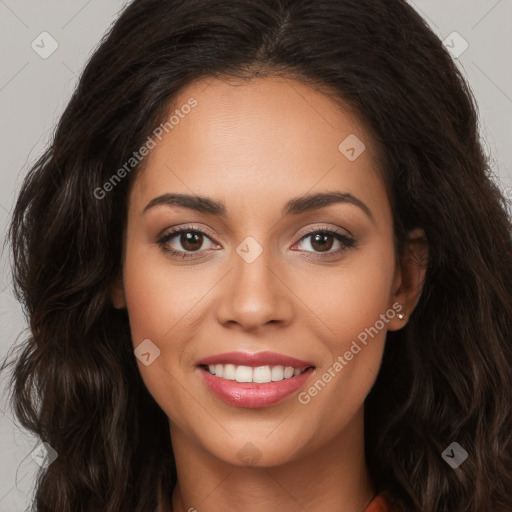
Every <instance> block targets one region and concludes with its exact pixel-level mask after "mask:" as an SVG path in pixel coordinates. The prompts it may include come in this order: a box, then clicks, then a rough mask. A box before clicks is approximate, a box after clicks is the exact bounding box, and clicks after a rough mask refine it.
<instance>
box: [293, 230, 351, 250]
mask: <svg viewBox="0 0 512 512" xmlns="http://www.w3.org/2000/svg"><path fill="white" fill-rule="evenodd" d="M309 239H310V240H309ZM307 240H309V241H308V242H307V243H305V246H306V250H307V252H314V253H318V254H319V255H320V256H321V255H322V254H328V255H331V254H339V253H341V252H343V251H345V250H347V249H349V248H351V247H354V246H355V240H354V239H353V238H352V237H351V236H349V235H347V234H346V233H343V232H341V231H337V230H336V229H332V228H322V229H318V228H317V229H315V230H313V231H309V232H308V233H306V234H305V235H303V236H302V237H301V239H300V240H299V242H298V243H297V244H296V245H295V246H297V245H300V244H301V242H302V241H307ZM336 242H337V243H338V245H339V246H340V247H339V248H338V249H337V250H334V251H331V249H332V247H333V246H335V245H336ZM308 247H309V248H311V250H309V249H308Z"/></svg>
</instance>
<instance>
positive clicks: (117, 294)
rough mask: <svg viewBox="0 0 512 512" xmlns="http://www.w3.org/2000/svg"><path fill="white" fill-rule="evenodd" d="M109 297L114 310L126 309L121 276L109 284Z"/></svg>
mask: <svg viewBox="0 0 512 512" xmlns="http://www.w3.org/2000/svg"><path fill="white" fill-rule="evenodd" d="M110 297H111V299H112V304H113V305H114V307H115V308H116V309H123V308H125V307H126V298H125V296H124V286H123V278H122V276H121V275H118V276H117V277H115V278H114V279H113V280H112V282H111V283H110Z"/></svg>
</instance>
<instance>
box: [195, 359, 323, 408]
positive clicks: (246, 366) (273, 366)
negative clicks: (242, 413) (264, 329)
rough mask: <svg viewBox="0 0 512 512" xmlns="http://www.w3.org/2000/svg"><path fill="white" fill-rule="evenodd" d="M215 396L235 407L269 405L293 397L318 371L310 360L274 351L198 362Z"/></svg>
mask: <svg viewBox="0 0 512 512" xmlns="http://www.w3.org/2000/svg"><path fill="white" fill-rule="evenodd" d="M196 366H197V368H198V370H199V373H200V377H201V378H202V380H203V382H204V383H205V384H206V387H207V389H208V390H209V391H211V392H212V393H213V394H214V395H215V396H217V397H218V398H220V399H221V400H223V401H224V402H225V403H228V404H229V405H233V406H235V407H246V408H259V407H269V406H271V405H274V404H277V403H278V402H281V401H283V400H284V399H286V398H288V397H290V396H292V395H293V394H294V393H296V392H297V391H298V390H299V389H300V388H301V387H303V386H305V384H306V382H307V381H308V380H309V379H310V377H311V376H312V375H313V374H314V372H315V369H316V367H315V366H314V365H313V364H312V363H310V362H307V361H302V360H300V359H296V358H293V357H289V356H284V355H281V354H276V353H272V352H260V353H257V354H249V353H246V352H230V353H226V354H218V355H216V356H212V357H209V358H206V359H203V360H201V361H198V362H197V365H196Z"/></svg>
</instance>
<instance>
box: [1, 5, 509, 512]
mask: <svg viewBox="0 0 512 512" xmlns="http://www.w3.org/2000/svg"><path fill="white" fill-rule="evenodd" d="M376 1H378V0H376ZM411 3H412V4H413V5H414V6H415V8H416V9H417V10H418V11H419V12H420V14H421V15H422V16H423V17H424V18H425V19H426V20H427V21H428V22H429V24H430V26H431V27H432V28H433V30H434V31H435V33H436V34H437V35H438V36H439V37H440V39H441V40H443V41H444V40H445V39H446V38H447V37H448V36H450V34H452V33H453V32H454V31H456V32H458V33H459V34H460V35H461V36H462V38H463V39H464V40H466V41H467V43H468V45H469V46H468V48H467V50H466V51H465V52H464V53H462V54H461V55H460V56H459V57H458V59H457V62H458V64H459V66H460V67H461V69H462V70H463V72H464V73H465V75H466V76H467V78H468V81H469V83H470V86H471V87H472V89H473V91H474V93H475V96H476V99H477V102H478V104H479V108H480V114H481V134H482V138H483V139H484V141H485V147H486V150H487V152H488V153H489V154H490V155H491V156H492V162H493V170H494V172H495V174H496V176H497V179H498V178H499V179H500V181H501V183H502V186H503V188H504V190H505V192H506V194H507V195H508V197H510V198H512V169H511V162H512V148H511V144H510V142H511V140H512V137H511V135H512V67H511V65H510V63H511V62H512V45H511V40H512V38H511V34H510V20H512V0H411ZM125 4H126V2H123V1H121V0H88V1H87V0H83V1H78V0H72V1H66V2H64V1H60V2H59V1H56V0H45V1H41V0H21V1H20V0H0V38H1V40H0V42H1V44H0V51H1V55H0V113H1V121H2V122H1V128H0V129H1V133H0V144H1V146H0V148H1V152H0V154H1V158H2V161H1V164H0V180H1V186H0V228H1V232H2V242H3V237H4V233H5V228H6V226H7V223H8V219H9V217H10V212H11V211H12V208H13V204H14V200H15V196H16V193H17V191H18V190H19V186H20V183H21V180H22V178H23V176H24V175H25V173H26V171H27V169H28V168H29V167H30V164H32V163H33V162H34V161H35V160H36V158H37V157H38V156H39V155H40V154H41V153H42V151H43V148H44V147H45V144H46V143H47V142H48V141H49V139H50V137H51V135H52V133H53V129H54V126H55V123H56V121H57V120H58V118H59V116H60V114H61V112H62V111H63V109H64V107H65V105H66V103H67V101H68V99H69V98H70V95H71V93H72V91H73V89H74V88H75V86H76V84H77V76H78V75H79V74H80V72H81V70H82V68H83V66H84V64H85V62H86V60H87V58H88V57H89V56H90V54H91V52H92V51H93V49H94V48H95V47H96V46H97V45H98V43H99V41H100V38H101V36H102V35H103V34H104V32H105V30H106V29H107V28H108V27H109V26H110V25H111V24H112V23H113V22H114V20H115V19H116V17H117V13H118V12H119V11H120V10H121V9H122V8H123V6H124V5H125ZM45 31H46V32H49V33H50V34H51V36H52V37H53V38H54V39H55V40H56V41H57V43H58V45H59V46H58V48H57V50H56V51H55V52H54V53H53V54H52V55H50V56H49V57H48V58H47V59H43V58H41V57H40V56H39V55H38V54H37V53H36V52H35V51H34V50H33V49H32V47H31V43H32V41H34V40H36V42H37V41H40V38H39V37H38V36H39V35H40V34H41V33H42V32H45ZM451 40H453V38H452V39H450V38H448V41H451ZM40 44H41V43H40ZM450 44H455V47H456V48H457V47H459V48H460V46H458V45H459V43H457V42H456V41H455V42H454V43H450ZM47 48H48V46H47ZM431 85H432V87H435V84H431ZM439 136H440V137H442V134H439ZM8 259H9V254H8V251H4V252H3V253H2V267H1V270H2V273H1V281H0V292H1V293H0V323H1V324H0V325H1V330H0V357H3V356H4V355H5V354H6V352H7V350H8V349H9V348H10V347H11V345H12V344H13V343H14V341H15V340H16V336H17V335H18V334H19V333H20V332H21V331H22V330H23V329H24V328H25V325H26V324H25V321H24V319H23V315H22V313H21V309H20V307H19V305H18V303H17V302H16V301H15V299H14V297H13V294H12V288H11V279H10V274H9V261H8ZM5 381H6V377H5V376H3V377H2V380H1V381H0V393H1V395H0V460H1V461H2V462H1V464H0V512H15V511H16V512H17V511H24V510H25V509H26V508H27V506H28V505H29V502H30V497H31V495H32V492H33V485H34V478H35V472H36V469H37V468H38V465H37V463H36V462H35V461H34V459H33V458H32V456H31V453H32V450H34V448H36V447H37V445H38V444H39V440H38V439H37V438H32V437H30V436H29V435H28V434H27V433H26V432H23V431H22V430H20V428H18V427H17V426H16V421H15V420H14V417H13V414H12V411H9V410H8V408H7V404H6V398H7V392H6V389H5Z"/></svg>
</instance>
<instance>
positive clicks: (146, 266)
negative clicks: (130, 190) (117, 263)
mask: <svg viewBox="0 0 512 512" xmlns="http://www.w3.org/2000/svg"><path fill="white" fill-rule="evenodd" d="M159 251H160V250H159V249H157V248H154V247H153V248H151V250H149V251H148V249H147V247H146V248H144V246H142V244H139V245H137V244H135V243H134V244H133V245H132V246H130V244H129V243H128V244H127V254H126V260H125V268H124V288H125V296H126V306H127V309H128V312H129V317H130V327H131V331H132V337H133V343H134V345H137V343H140V341H142V340H143V339H146V338H149V339H154V340H158V343H159V344H161V342H162V340H163V339H166V340H167V341H166V344H167V343H172V340H173V339H175V336H174V335H172V334H173V331H177V330H183V328H184V327H183V326H186V323H187V318H188V317H187V315H188V316H190V314H191V313H192V312H193V310H194V308H196V307H197V306H198V304H199V302H200V299H201V296H202V295H204V294H205V293H206V291H207V290H208V288H209V287H208V284H207V283H206V282H205V279H204V278H205V275H204V272H194V271H193V270H192V271H191V270H190V269H185V268H181V269H180V268H179V267H175V266H172V265H170V264H169V262H168V261H167V260H166V259H165V258H163V257H162V254H161V253H159ZM199 277H202V279H199ZM178 327H179V329H178Z"/></svg>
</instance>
